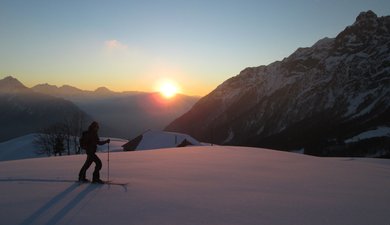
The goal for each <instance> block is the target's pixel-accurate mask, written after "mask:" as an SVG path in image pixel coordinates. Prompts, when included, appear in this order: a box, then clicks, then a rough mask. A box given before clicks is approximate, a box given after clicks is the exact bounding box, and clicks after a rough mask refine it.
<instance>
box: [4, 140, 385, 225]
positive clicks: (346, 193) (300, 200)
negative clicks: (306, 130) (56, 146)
mask: <svg viewBox="0 0 390 225" xmlns="http://www.w3.org/2000/svg"><path fill="white" fill-rule="evenodd" d="M84 157H85V156H66V157H56V158H40V159H30V160H19V161H10V162H0V171H1V174H0V193H1V198H0V218H1V221H0V223H1V224H7V225H16V224H56V225H62V224H74V225H79V224H80V225H84V224H95V225H99V224H102V225H103V224H116V225H121V224H123V225H131V224H137V225H138V224H143V225H149V224H158V225H164V224H167V225H171V224H181V225H183V224H194V225H198V224H224V225H228V224H234V225H237V224H240V225H247V224H248V225H249V224H253V225H258V224H267V225H273V224H275V225H280V224H300V225H306V224H307V225H316V224H321V225H323V224H332V225H337V224H342V225H345V224H354V225H359V224H362V225H367V224H383V225H385V224H390V217H389V214H388V212H389V209H388V208H389V207H388V206H389V201H390V191H389V190H390V180H389V179H388V178H389V171H390V161H389V160H380V159H345V158H316V157H311V156H305V155H299V154H293V153H286V152H279V151H272V150H265V149H254V148H239V147H216V146H214V147H210V146H208V147H188V148H186V149H185V150H182V149H181V150H177V149H168V150H158V151H139V152H138V151H136V152H121V153H119V152H118V153H113V154H111V156H110V168H111V171H110V175H111V177H112V178H113V179H114V180H117V181H123V182H129V184H128V186H126V187H122V186H113V185H111V186H108V185H104V186H100V185H94V184H82V185H79V184H76V183H74V182H71V180H73V179H75V178H76V177H77V173H78V170H79V167H80V166H81V165H82V163H83V160H84ZM100 157H101V158H102V161H103V163H104V167H103V170H102V177H103V178H105V177H106V169H107V168H106V166H107V163H106V154H100ZM90 173H91V171H89V173H88V175H89V176H90ZM67 180H69V182H66V181H67Z"/></svg>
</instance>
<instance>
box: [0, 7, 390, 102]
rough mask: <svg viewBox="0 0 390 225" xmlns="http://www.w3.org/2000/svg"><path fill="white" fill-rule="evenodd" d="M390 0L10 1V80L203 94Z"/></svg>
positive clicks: (4, 55) (4, 12)
mask: <svg viewBox="0 0 390 225" xmlns="http://www.w3.org/2000/svg"><path fill="white" fill-rule="evenodd" d="M367 10H373V11H374V12H375V13H376V14H377V15H378V16H386V15H390V1H388V0H364V1H363V0H327V1H321V0H295V1H291V0H290V1H287V0H285V1H282V0H270V1H265V0H235V1H233V0H224V1H222V0H207V1H203V0H196V1H190V0H187V1H181V0H166V1H162V0H156V1H153V0H143V1H135V0H134V1H133V0H126V1H125V0H124V1H117V0H111V1H108V0H106V1H101V0H94V1H92V0H77V1H76V0H67V1H63V0H61V1H59V0H34V1H30V0H25V1H21V0H1V1H0V79H1V78H3V77H5V76H8V75H12V76H14V77H15V78H17V79H19V80H20V81H21V82H23V83H24V84H25V85H26V86H29V87H31V86H34V85H36V84H41V83H49V84H53V85H57V86H61V85H64V84H68V85H72V86H75V87H78V88H81V89H85V90H94V89H96V88H98V87H101V86H105V87H107V88H109V89H111V90H114V91H156V90H158V86H159V85H161V83H163V82H164V81H171V82H173V83H174V84H176V85H177V86H178V87H179V89H180V92H181V93H184V94H188V95H199V96H203V95H206V94H207V93H209V92H210V91H212V90H213V89H215V88H216V87H217V86H218V85H219V84H221V83H222V82H223V81H225V80H227V79H228V78H230V77H232V76H235V75H237V74H239V73H240V71H241V70H243V69H245V68H246V67H252V66H260V65H268V64H270V63H272V62H274V61H276V60H282V59H283V58H284V57H287V56H289V55H290V54H292V53H293V52H294V51H295V50H296V49H297V48H299V47H309V46H311V45H313V44H314V43H315V42H316V41H317V40H319V39H321V38H324V37H335V36H336V35H337V34H338V33H339V32H341V31H342V30H343V29H344V28H345V27H346V26H348V25H351V24H352V23H353V22H354V21H355V19H356V17H357V16H358V14H359V13H360V12H362V11H367Z"/></svg>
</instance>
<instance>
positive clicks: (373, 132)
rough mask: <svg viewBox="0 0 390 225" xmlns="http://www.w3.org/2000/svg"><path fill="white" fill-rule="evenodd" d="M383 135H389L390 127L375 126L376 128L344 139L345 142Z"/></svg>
mask: <svg viewBox="0 0 390 225" xmlns="http://www.w3.org/2000/svg"><path fill="white" fill-rule="evenodd" d="M385 136H388V137H390V127H377V128H376V129H373V130H369V131H365V132H362V133H360V134H358V135H356V136H354V137H352V138H350V139H347V140H345V143H351V142H357V141H360V140H364V139H369V138H374V137H385Z"/></svg>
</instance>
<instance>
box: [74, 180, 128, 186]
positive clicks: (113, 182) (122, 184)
mask: <svg viewBox="0 0 390 225" xmlns="http://www.w3.org/2000/svg"><path fill="white" fill-rule="evenodd" d="M76 182H77V183H79V184H106V185H118V186H127V185H128V184H129V183H124V182H123V183H122V182H115V181H103V183H94V182H91V181H76Z"/></svg>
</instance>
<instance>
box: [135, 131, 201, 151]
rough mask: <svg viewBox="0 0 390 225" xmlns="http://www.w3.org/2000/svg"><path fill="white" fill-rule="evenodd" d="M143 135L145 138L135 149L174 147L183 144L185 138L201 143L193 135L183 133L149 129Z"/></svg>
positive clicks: (197, 143)
mask: <svg viewBox="0 0 390 225" xmlns="http://www.w3.org/2000/svg"><path fill="white" fill-rule="evenodd" d="M142 135H143V138H142V140H141V142H140V143H139V144H138V146H137V148H136V149H135V150H136V151H138V150H151V149H161V148H172V147H176V146H178V145H179V144H181V143H182V142H183V141H184V140H185V139H186V140H187V141H189V142H191V143H192V144H193V145H201V143H200V142H199V141H197V140H195V139H194V138H193V137H191V136H189V135H187V134H182V133H176V132H165V131H155V130H149V131H147V132H145V133H143V134H142Z"/></svg>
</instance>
